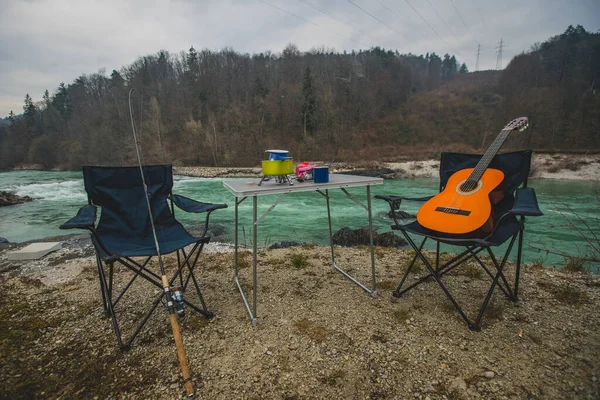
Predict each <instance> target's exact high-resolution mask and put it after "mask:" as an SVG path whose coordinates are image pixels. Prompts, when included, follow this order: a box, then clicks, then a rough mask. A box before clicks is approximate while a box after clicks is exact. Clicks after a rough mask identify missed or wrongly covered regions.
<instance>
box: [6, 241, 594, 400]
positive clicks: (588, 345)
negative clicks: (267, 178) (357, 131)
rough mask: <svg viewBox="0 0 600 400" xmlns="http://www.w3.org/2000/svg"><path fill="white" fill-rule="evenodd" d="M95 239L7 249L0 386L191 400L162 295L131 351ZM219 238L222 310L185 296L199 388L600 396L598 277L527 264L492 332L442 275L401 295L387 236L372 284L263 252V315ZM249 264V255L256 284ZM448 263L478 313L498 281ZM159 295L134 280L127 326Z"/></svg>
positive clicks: (320, 263) (210, 393) (296, 394)
mask: <svg viewBox="0 0 600 400" xmlns="http://www.w3.org/2000/svg"><path fill="white" fill-rule="evenodd" d="M90 250H91V248H90V247H89V244H86V243H85V241H82V242H80V243H78V245H73V244H71V245H68V246H66V247H65V248H64V249H62V250H60V251H57V252H55V253H52V254H50V255H48V256H46V257H45V258H44V259H42V260H38V261H32V262H23V263H15V262H8V261H7V260H6V257H5V254H4V253H5V251H6V250H0V271H2V272H0V284H1V285H2V288H3V296H2V297H1V298H0V312H1V313H2V315H1V319H2V324H0V377H1V379H0V398H7V399H8V398H10V399H15V398H114V399H117V398H118V399H121V398H131V399H133V398H136V399H142V398H143V399H146V398H160V399H163V398H164V399H170V398H181V397H182V396H183V394H184V392H183V383H182V379H181V378H180V373H179V366H178V362H177V357H176V353H175V347H174V345H173V339H172V336H171V331H170V326H169V324H168V320H167V313H166V312H165V311H164V310H161V309H159V310H158V312H157V313H155V314H154V316H153V317H152V318H151V319H150V320H149V322H148V325H147V327H146V328H145V329H144V330H143V331H142V333H141V334H140V336H139V337H138V338H137V339H136V341H135V342H134V345H133V348H132V349H131V350H129V351H127V352H121V351H119V350H118V348H117V346H116V341H115V337H114V334H113V331H112V328H111V324H110V320H109V319H107V318H106V317H105V316H104V313H103V310H102V306H101V297H100V293H99V286H98V281H97V271H96V268H95V263H94V257H93V256H91V255H90V253H89V252H90ZM210 250H211V251H210V252H206V253H205V254H203V256H202V257H201V262H200V263H201V265H200V267H199V269H198V276H199V277H200V279H201V282H202V283H201V284H202V287H203V291H204V296H205V299H206V301H207V304H208V306H209V309H210V310H211V311H213V312H215V314H216V316H215V317H214V318H213V319H212V320H210V321H207V320H206V319H204V318H203V317H202V316H200V315H197V314H194V313H193V312H191V311H189V310H188V313H187V315H186V317H185V319H184V320H183V321H182V332H183V336H184V342H185V347H186V350H187V354H188V358H189V363H190V369H191V371H192V377H193V380H194V384H195V387H196V389H197V391H198V394H199V397H200V398H204V399H263V398H269V399H270V398H273V399H339V398H347V399H415V398H416V399H430V400H433V399H463V398H464V399H523V398H534V399H535V398H542V399H564V398H574V399H578V398H580V399H596V398H599V397H600V383H599V382H598V379H600V363H599V360H600V317H599V315H598V308H599V306H600V280H599V279H598V277H597V276H595V275H591V274H588V273H584V272H576V273H575V272H574V273H568V272H563V271H559V270H553V269H547V268H544V267H541V266H527V267H525V268H524V272H523V275H522V279H521V288H520V293H521V301H520V302H518V303H512V302H510V301H507V300H506V299H505V298H504V297H503V296H502V293H501V292H497V293H495V295H494V298H493V303H492V305H491V307H490V309H489V310H488V312H487V313H486V316H485V317H484V322H483V329H482V331H481V332H471V331H469V330H468V329H467V326H466V325H465V324H464V322H463V321H462V320H461V319H459V317H458V314H457V313H456V312H455V311H454V310H453V308H452V306H451V304H450V303H449V301H448V300H446V298H445V296H444V294H443V292H442V291H441V290H440V289H439V287H437V286H436V285H435V284H434V283H431V282H429V283H426V284H424V285H421V286H420V287H419V289H417V290H413V291H412V292H410V293H408V294H406V295H405V296H404V297H402V298H400V299H396V298H394V297H393V296H392V295H391V292H392V290H393V289H394V287H395V284H396V283H397V281H398V280H399V278H400V277H401V274H402V271H403V269H404V268H405V266H406V264H407V262H408V260H409V259H410V257H411V254H410V252H408V251H405V250H397V249H387V248H377V249H376V267H377V277H378V293H377V295H376V296H375V297H371V296H369V295H368V294H366V293H365V292H363V291H362V290H361V289H360V288H358V287H357V286H355V285H353V284H352V283H351V282H349V281H348V280H346V279H345V278H344V277H343V276H342V275H341V274H339V273H337V272H335V271H334V270H332V268H331V267H330V256H329V251H330V250H329V248H324V247H317V246H300V247H292V248H287V249H276V250H268V251H267V250H264V251H262V252H261V253H260V255H259V289H258V299H259V304H258V317H259V321H258V325H257V327H256V328H253V327H252V325H251V324H250V321H249V318H248V316H247V314H246V311H245V308H244V306H243V303H242V302H241V299H240V296H239V294H238V292H237V289H236V287H235V284H234V283H233V279H232V275H233V273H232V272H233V271H232V263H233V256H232V253H231V247H229V246H221V245H215V246H212V247H211V249H210ZM335 251H336V253H337V257H338V263H339V265H341V266H342V267H346V268H347V269H348V270H349V271H351V272H352V273H354V274H356V275H357V276H358V277H359V278H360V279H361V280H362V281H366V282H368V281H369V268H368V267H367V266H368V265H369V252H368V250H367V248H365V247H361V246H359V247H353V248H341V247H340V248H338V247H336V249H335ZM165 262H166V264H167V265H173V258H172V257H170V256H167V257H166V259H165ZM250 264H251V257H250V254H249V253H247V252H246V253H243V254H242V261H241V262H240V267H241V271H240V279H241V282H242V285H243V286H244V287H245V288H246V289H247V290H248V293H249V291H250V284H251V269H250ZM153 267H156V265H154V266H153ZM512 271H513V268H509V275H511V273H512ZM449 275H451V276H447V278H446V281H447V282H448V285H449V287H450V288H451V290H453V291H455V292H456V294H457V298H458V299H460V301H463V302H464V303H465V304H466V309H467V311H470V312H471V313H473V312H474V311H475V309H476V305H477V304H479V303H480V302H481V301H482V298H483V296H484V293H485V287H486V286H487V285H489V281H488V280H487V279H484V278H483V276H481V274H478V273H477V270H476V269H475V267H474V266H473V265H467V266H466V267H465V268H462V269H459V270H457V271H456V272H453V273H451V274H449ZM116 276H117V278H116V285H117V286H118V287H122V286H123V285H124V284H125V283H126V282H127V281H128V279H127V278H129V277H130V276H131V275H130V273H128V272H127V271H125V270H124V269H121V270H119V271H117V274H116ZM156 293H157V289H156V288H155V287H151V286H150V285H149V284H147V283H143V282H141V280H140V282H138V281H136V282H135V284H134V286H133V287H132V289H131V291H130V293H129V294H128V296H126V297H124V298H123V300H122V301H121V302H120V303H119V308H120V310H121V311H120V315H121V318H123V320H124V321H125V323H124V326H123V329H125V330H126V329H127V328H130V326H131V323H130V322H129V320H130V319H131V318H133V317H139V316H140V315H141V311H143V310H146V309H147V308H148V307H149V304H150V303H151V302H152V296H151V295H154V294H156ZM188 295H189V296H190V297H191V294H188Z"/></svg>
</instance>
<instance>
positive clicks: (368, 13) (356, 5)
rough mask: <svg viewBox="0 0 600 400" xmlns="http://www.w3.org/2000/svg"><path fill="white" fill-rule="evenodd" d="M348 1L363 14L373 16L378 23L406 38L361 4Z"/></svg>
mask: <svg viewBox="0 0 600 400" xmlns="http://www.w3.org/2000/svg"><path fill="white" fill-rule="evenodd" d="M348 3H350V4H352V5H353V6H354V7H356V8H358V9H359V10H361V11H362V12H364V13H365V14H367V15H368V16H370V17H371V18H373V19H374V20H376V21H378V22H379V23H380V24H382V25H385V26H387V27H388V28H389V29H391V30H392V31H394V32H396V33H397V34H398V35H400V36H402V37H403V38H404V39H407V40H408V38H407V37H406V36H404V35H403V34H402V33H400V32H398V31H397V30H395V29H394V28H392V27H391V26H390V25H389V24H387V23H385V22H383V21H382V20H380V19H379V18H377V17H376V16H374V15H373V14H371V13H370V12H368V11H367V10H365V9H364V8H362V7H361V6H359V5H358V4H356V3H354V2H353V1H352V0H348Z"/></svg>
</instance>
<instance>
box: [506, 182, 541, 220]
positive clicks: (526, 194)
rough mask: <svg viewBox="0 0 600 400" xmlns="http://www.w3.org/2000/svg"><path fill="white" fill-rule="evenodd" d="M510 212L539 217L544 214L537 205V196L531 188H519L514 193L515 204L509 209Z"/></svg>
mask: <svg viewBox="0 0 600 400" xmlns="http://www.w3.org/2000/svg"><path fill="white" fill-rule="evenodd" d="M510 213H511V214H516V215H525V216H529V217H539V216H541V215H544V213H543V212H542V211H541V210H540V207H539V206H538V201H537V197H536V196H535V190H533V188H519V189H517V191H516V193H515V204H514V206H513V208H512V209H511V210H510Z"/></svg>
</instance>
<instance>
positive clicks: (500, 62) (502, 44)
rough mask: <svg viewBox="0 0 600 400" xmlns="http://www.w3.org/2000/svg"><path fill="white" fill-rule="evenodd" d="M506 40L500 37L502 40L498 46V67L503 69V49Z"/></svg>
mask: <svg viewBox="0 0 600 400" xmlns="http://www.w3.org/2000/svg"><path fill="white" fill-rule="evenodd" d="M504 47H505V46H504V40H503V39H502V38H500V42H499V43H498V47H496V49H497V50H496V54H498V58H497V59H496V69H502V49H503V48H504Z"/></svg>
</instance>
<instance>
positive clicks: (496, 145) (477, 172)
mask: <svg viewBox="0 0 600 400" xmlns="http://www.w3.org/2000/svg"><path fill="white" fill-rule="evenodd" d="M511 132H512V129H503V130H502V131H501V132H500V133H499V134H498V136H497V137H496V139H495V140H494V142H493V143H492V144H491V145H490V147H489V148H488V149H487V151H486V152H485V154H484V155H483V157H481V160H479V162H478V163H477V165H476V166H475V168H474V169H473V172H471V175H469V177H468V178H467V181H471V182H479V180H480V179H481V177H482V176H483V174H484V172H485V170H486V169H487V168H488V167H489V166H490V163H491V162H492V160H493V159H494V157H495V156H496V154H498V151H500V148H501V147H502V145H503V144H504V142H505V141H506V138H508V135H510V133H511Z"/></svg>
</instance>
